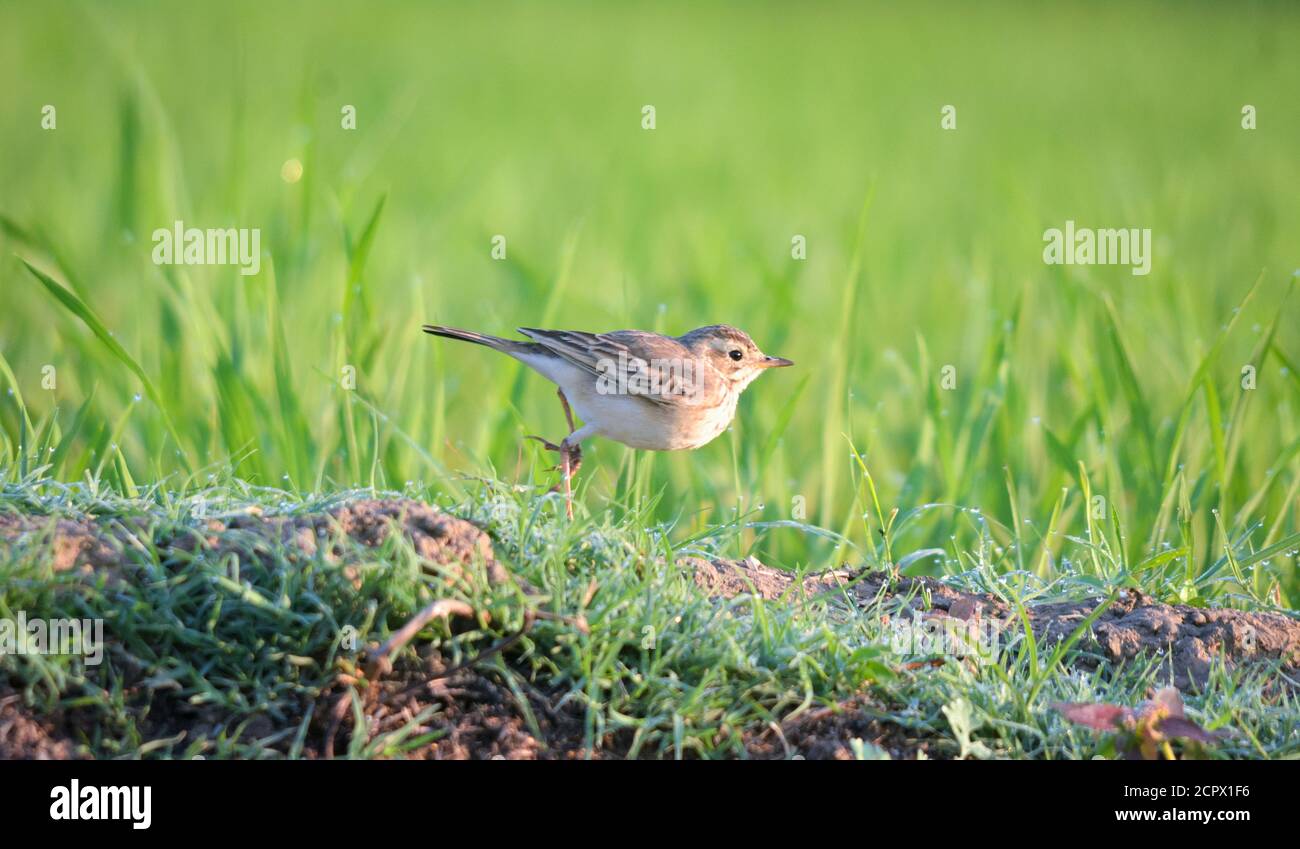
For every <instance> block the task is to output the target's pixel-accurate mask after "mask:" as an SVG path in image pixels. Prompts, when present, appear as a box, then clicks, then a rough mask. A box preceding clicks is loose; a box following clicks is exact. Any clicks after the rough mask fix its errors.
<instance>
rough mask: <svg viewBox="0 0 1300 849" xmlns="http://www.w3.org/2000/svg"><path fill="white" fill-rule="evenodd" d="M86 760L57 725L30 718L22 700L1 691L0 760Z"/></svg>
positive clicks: (43, 719)
mask: <svg viewBox="0 0 1300 849" xmlns="http://www.w3.org/2000/svg"><path fill="white" fill-rule="evenodd" d="M84 757H86V755H84V754H83V753H82V752H80V751H79V750H78V748H77V746H76V745H75V744H74V743H73V742H72V739H71V737H70V736H69V735H68V734H67V732H66V731H65V730H64V729H63V728H62V727H61V725H60V724H59V723H58V722H55V721H54V720H53V719H50V718H46V717H38V716H35V715H33V714H32V713H31V712H30V711H28V710H27V709H26V708H25V707H23V703H22V698H21V697H20V696H19V695H18V694H17V693H14V692H12V691H5V690H4V689H3V688H0V761H66V760H73V759H81V758H84Z"/></svg>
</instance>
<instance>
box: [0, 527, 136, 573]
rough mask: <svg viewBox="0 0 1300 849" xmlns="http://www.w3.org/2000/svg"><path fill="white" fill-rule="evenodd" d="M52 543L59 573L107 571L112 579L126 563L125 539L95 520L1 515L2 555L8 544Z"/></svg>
mask: <svg viewBox="0 0 1300 849" xmlns="http://www.w3.org/2000/svg"><path fill="white" fill-rule="evenodd" d="M32 540H38V541H48V543H49V545H50V547H51V549H52V550H53V554H54V558H53V561H52V563H53V565H54V571H55V572H68V571H70V570H72V569H79V570H80V571H81V572H83V573H84V574H86V575H87V576H92V575H95V574H98V573H100V572H104V571H107V572H109V573H110V575H111V576H112V577H115V576H116V574H117V567H118V565H119V564H120V562H121V560H122V543H121V540H120V539H119V538H118V537H117V536H116V535H114V534H113V533H111V532H106V531H105V530H104V529H103V528H101V527H100V526H99V525H97V524H95V522H94V521H93V520H92V519H88V518H86V519H69V518H55V517H51V516H26V515H21V514H13V513H0V553H3V554H7V553H8V552H7V551H5V545H4V544H5V543H9V544H12V543H15V542H18V541H26V542H30V541H32Z"/></svg>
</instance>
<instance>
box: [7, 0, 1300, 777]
mask: <svg viewBox="0 0 1300 849" xmlns="http://www.w3.org/2000/svg"><path fill="white" fill-rule="evenodd" d="M6 23H7V26H5V27H4V28H3V31H0V76H2V77H3V78H4V79H6V80H10V81H12V83H13V84H12V85H11V86H10V87H9V88H10V89H12V94H13V98H12V99H13V104H12V105H13V108H11V109H7V110H5V111H4V113H3V114H2V115H0V137H2V138H3V139H4V140H5V151H6V155H5V156H4V157H2V158H0V187H3V190H2V191H0V293H2V295H0V385H4V386H5V388H6V389H7V390H8V394H7V396H5V397H0V482H3V483H4V485H5V486H7V487H9V488H10V490H11V491H17V492H19V493H25V492H27V491H28V490H30V489H31V488H33V487H37V488H42V487H50V486H53V485H54V482H78V483H79V488H78V489H77V490H75V491H76V492H78V493H83V494H80V495H77V496H76V497H78V498H81V497H85V496H84V492H87V491H89V492H98V493H104V495H103V497H104V498H112V497H116V496H117V495H121V496H127V497H130V496H134V495H140V494H141V493H169V495H168V497H169V498H176V499H183V498H185V497H189V496H191V495H192V494H193V493H195V492H199V491H202V490H203V489H205V488H206V487H208V486H209V485H210V483H212V482H213V481H228V480H231V479H235V480H238V481H242V482H245V483H246V484H248V485H250V486H255V487H274V488H276V489H277V490H283V491H285V492H286V493H288V496H287V497H289V498H290V499H308V498H316V497H327V496H318V495H316V494H319V493H326V494H329V493H335V492H339V491H344V490H349V489H353V488H365V489H396V490H401V489H405V488H408V487H413V488H415V489H417V490H419V491H421V492H428V493H432V494H433V495H435V496H437V497H445V498H451V499H455V500H456V501H457V503H461V504H468V503H470V499H472V498H473V497H476V496H475V494H476V493H478V492H479V490H478V489H477V485H476V484H474V483H472V482H467V480H466V476H470V477H471V478H475V477H484V478H489V479H492V480H497V481H501V482H503V483H506V484H516V483H519V484H532V483H543V484H549V482H550V479H551V478H550V477H549V476H547V475H546V474H545V473H543V472H542V469H543V468H544V467H545V466H546V465H549V462H550V460H549V458H547V457H545V456H544V455H543V454H541V453H540V452H539V451H538V450H537V448H536V447H535V446H533V445H532V444H531V443H525V442H524V441H523V439H522V437H523V435H524V434H528V433H541V434H545V435H548V436H551V437H555V436H558V435H561V429H562V428H563V418H562V416H561V413H560V410H559V407H558V404H556V402H555V398H554V393H553V390H552V388H551V387H550V385H549V384H547V383H546V382H545V381H544V380H542V379H541V378H539V377H538V376H536V375H534V374H531V373H529V372H527V371H526V370H525V369H523V368H522V367H521V366H519V365H518V364H516V363H514V362H512V361H509V360H505V359H504V358H501V357H497V356H494V355H492V354H491V353H490V352H487V351H483V350H480V349H475V348H470V347H467V346H460V345H455V344H454V343H449V342H444V341H442V340H433V339H430V338H428V337H426V336H424V335H423V334H421V333H420V332H419V325H420V324H421V323H422V322H425V321H430V322H437V323H443V324H450V325H457V326H466V327H471V328H474V329H478V330H483V331H486V332H492V333H499V334H502V335H508V334H509V333H510V331H511V328H513V327H515V326H519V325H525V326H564V327H573V328H579V329H590V330H605V329H614V328H619V327H639V328H646V329H653V330H661V331H664V332H672V333H681V332H684V331H686V330H688V329H691V328H692V327H694V326H698V325H703V324H709V323H715V322H727V323H730V324H735V325H738V326H741V327H743V328H745V329H746V330H748V331H749V332H750V333H751V334H752V335H753V336H754V338H755V339H756V340H757V341H758V343H759V344H760V345H761V346H762V347H763V348H764V349H766V350H768V351H770V352H773V353H776V354H779V355H782V356H786V357H789V358H791V359H793V360H795V361H796V363H797V364H798V366H797V368H795V369H791V370H783V371H781V372H778V373H773V374H770V375H767V376H764V377H763V378H762V379H761V380H759V381H758V382H757V383H756V384H754V386H752V387H751V388H750V390H749V391H748V392H747V393H746V395H745V397H744V398H743V399H742V403H741V406H740V414H739V416H738V420H737V423H736V424H735V425H734V426H733V428H732V429H731V431H730V432H728V433H727V434H724V436H723V437H721V438H719V439H718V440H716V441H715V443H713V444H711V445H709V446H707V447H705V448H703V449H701V450H699V451H696V452H692V453H689V454H649V453H636V452H632V451H630V450H627V449H624V448H622V447H621V446H618V445H616V444H613V443H608V442H600V441H594V442H592V443H590V444H589V446H588V447H587V453H586V461H585V465H584V468H583V474H584V476H585V477H584V478H583V480H582V482H581V486H580V487H579V492H580V497H581V499H582V501H583V504H584V505H585V509H586V511H587V513H588V515H589V516H590V517H591V521H593V522H595V523H596V524H597V525H598V526H601V527H606V526H608V527H614V528H618V529H620V532H621V533H623V532H625V533H632V534H644V535H648V536H649V537H650V538H653V539H654V540H656V541H657V542H656V543H655V544H656V545H667V544H674V545H679V546H680V545H690V544H692V542H693V541H695V540H700V539H724V540H725V546H726V550H725V553H726V554H728V555H729V556H739V555H744V554H749V553H755V554H757V555H758V556H759V557H760V558H761V559H763V560H764V561H765V562H768V563H772V564H777V565H781V566H784V567H786V568H790V569H807V568H813V569H820V568H825V567H827V566H831V565H836V564H838V563H840V562H843V561H849V562H853V563H865V564H867V565H870V566H884V565H888V564H903V565H904V566H905V569H906V571H908V572H909V573H930V574H939V573H944V574H952V575H963V574H969V573H973V572H976V571H979V572H987V573H988V574H989V575H1013V576H1031V577H1032V580H1033V581H1036V582H1038V583H1040V584H1041V585H1043V586H1051V587H1055V588H1058V589H1061V590H1062V591H1070V592H1073V591H1082V590H1085V589H1086V590H1089V591H1091V592H1097V593H1104V592H1107V591H1109V590H1110V589H1111V588H1113V587H1115V586H1122V585H1127V586H1139V587H1141V588H1143V589H1144V590H1146V591H1147V592H1150V593H1152V594H1154V595H1157V596H1159V597H1161V598H1162V599H1164V600H1168V601H1173V600H1181V601H1187V602H1192V603H1197V604H1220V605H1231V606H1242V607H1252V608H1271V609H1286V610H1289V609H1294V608H1295V607H1296V606H1297V599H1298V598H1300V575H1298V574H1297V568H1296V565H1297V563H1296V561H1297V553H1296V552H1297V548H1298V547H1300V497H1298V496H1300V459H1298V457H1297V455H1298V454H1300V371H1298V370H1297V364H1298V363H1300V339H1297V337H1296V335H1295V330H1294V329H1295V327H1296V326H1297V316H1298V314H1300V305H1298V304H1297V300H1296V299H1295V298H1293V297H1290V296H1291V294H1292V292H1291V289H1292V288H1293V286H1294V282H1295V277H1294V272H1295V270H1296V269H1297V266H1300V255H1298V254H1297V252H1296V241H1295V238H1294V234H1295V233H1297V232H1300V205H1297V204H1296V202H1295V192H1294V188H1293V187H1294V186H1295V185H1297V184H1300V165H1297V160H1296V158H1295V155H1294V151H1295V150H1297V149H1300V114H1297V113H1296V111H1295V109H1294V108H1293V107H1294V92H1295V91H1297V90H1300V68H1298V67H1297V66H1296V64H1295V63H1294V62H1293V61H1290V53H1289V51H1288V49H1287V45H1288V44H1291V43H1293V42H1294V41H1295V38H1296V36H1297V35H1300V13H1297V10H1295V9H1294V8H1291V7H1289V6H1286V5H1283V4H1274V3H1267V2H1260V3H1250V4H1247V5H1246V6H1244V7H1234V8H1227V7H1223V8H1220V7H1216V6H1211V5H1197V6H1192V7H1188V6H1186V5H1185V4H1172V3H1154V2H1153V3H1141V4H1137V5H1133V4H1126V5H1125V6H1124V7H1123V8H1120V7H1115V8H1110V9H1098V8H1093V7H1091V6H1088V5H1084V4H1066V5H1063V6H1062V5H1059V4H1058V5H1055V6H1053V7H1051V8H1043V9H1034V10H1024V9H1022V8H1019V7H1018V6H1012V5H1010V4H1007V5H997V4H995V5H991V6H984V7H981V9H980V10H979V11H978V12H973V11H972V10H969V9H966V8H965V7H959V6H956V5H952V6H949V5H943V4H922V5H921V6H919V7H909V8H907V9H901V8H895V7H892V6H885V5H880V6H868V7H860V6H857V5H849V4H844V5H837V4H826V5H818V6H816V7H815V8H808V9H803V10H800V11H791V10H789V9H786V8H782V7H778V6H775V5H765V4H764V5H757V6H752V7H751V6H746V7H745V8H744V9H743V10H742V9H741V8H740V7H734V6H728V5H720V4H719V5H707V6H704V7H699V6H696V5H687V4H670V5H669V6H667V7H664V6H662V5H650V4H632V5H623V6H620V7H618V8H604V7H597V8H588V7H586V6H580V5H576V4H559V5H548V6H546V7H534V6H530V5H525V4H492V5H491V6H488V7H472V8H463V7H459V6H455V7H453V6H447V7H436V8H433V9H428V8H425V7H424V6H422V5H417V4H402V3H392V4H385V5H384V8H383V13H382V14H377V13H373V12H371V11H370V10H368V8H366V7H363V6H361V5H358V4H347V3H336V4H334V5H333V7H332V9H331V11H329V12H328V13H325V12H322V11H319V10H318V9H317V7H316V6H314V5H308V4H292V3H284V4H274V5H273V6H271V7H266V6H265V5H263V4H253V3H236V4H235V5H234V6H233V7H230V8H229V10H224V11H217V10H214V9H213V10H205V9H199V8H189V7H181V6H179V5H177V6H175V7H172V8H160V7H157V6H153V5H144V4H119V5H116V6H114V7H113V9H112V10H111V11H109V10H107V9H102V8H100V7H98V6H94V5H90V4H82V3H63V2H53V3H48V4H41V5H40V6H35V5H32V6H24V7H13V8H9V9H8V10H7V12H6ZM1248 103H1249V104H1252V105H1254V106H1255V107H1256V109H1257V110H1258V116H1259V117H1258V129H1256V130H1253V131H1247V130H1243V129H1242V128H1241V125H1240V120H1241V108H1242V106H1243V104H1248ZM45 104H53V105H54V106H55V107H56V108H57V121H58V124H57V129H54V130H44V129H42V128H41V125H40V119H41V110H42V107H43V106H44V105H45ZM344 104H351V105H354V106H355V107H356V109H357V126H358V128H357V129H356V130H354V131H348V130H344V129H342V128H341V127H340V109H341V108H342V106H343V105H344ZM645 104H653V105H655V107H656V110H657V126H656V129H654V130H653V131H647V130H643V129H642V128H641V108H642V106H643V105H645ZM945 104H953V105H955V106H956V108H957V116H958V125H957V129H956V130H954V131H944V130H941V129H940V127H939V119H940V109H941V107H943V106H944V105H945ZM290 159H297V160H299V161H300V162H301V163H302V165H303V175H302V178H301V180H299V181H297V182H293V183H288V182H285V181H284V180H283V179H282V178H281V176H280V174H281V166H282V165H283V164H284V163H285V162H286V160H290ZM177 219H181V220H184V221H185V222H186V224H187V226H197V227H204V228H206V227H227V226H234V227H259V228H261V230H262V248H263V251H264V253H265V256H264V257H263V261H262V270H261V273H260V274H258V275H256V276H253V277H243V276H241V275H240V274H239V273H238V271H237V270H236V269H234V268H233V267H213V266H202V267H186V266H174V267H169V266H157V265H155V264H153V262H152V261H151V248H152V245H151V241H150V239H151V235H150V234H151V233H152V231H153V230H154V229H155V228H166V227H169V226H171V224H172V222H173V221H175V220H177ZM1066 219H1073V220H1075V221H1077V222H1079V224H1080V226H1093V227H1125V226H1134V227H1149V228H1151V229H1152V231H1153V233H1154V240H1155V257H1154V263H1153V270H1152V272H1151V274H1150V275H1149V276H1146V277H1136V276H1132V275H1131V274H1129V272H1128V270H1127V269H1126V268H1123V267H1105V266H1093V267H1088V266H1073V267H1065V266H1047V265H1044V264H1043V262H1042V258H1041V251H1042V238H1041V237H1042V233H1043V231H1044V229H1046V228H1048V227H1060V226H1063V222H1064V221H1065V220H1066ZM497 234H501V235H504V236H505V237H506V240H507V256H506V258H505V259H503V260H494V259H492V257H491V254H490V250H491V243H492V238H493V236H495V235H497ZM796 234H798V235H803V236H805V237H806V239H807V244H808V255H807V257H808V258H807V260H806V261H798V260H794V259H792V258H791V254H790V246H791V238H792V237H793V236H794V235H796ZM47 366H49V367H53V369H54V371H53V373H52V374H53V376H54V377H55V383H54V387H53V388H46V385H47V384H46V383H44V382H43V379H44V378H45V377H46V376H47V372H46V371H45V369H46V367H47ZM1246 366H1251V367H1253V368H1254V369H1255V372H1256V377H1255V384H1254V388H1251V389H1245V388H1243V374H1242V370H1243V368H1244V367H1246ZM945 367H952V368H953V369H955V375H956V386H955V388H953V389H946V388H944V384H943V382H942V376H943V374H944V373H945V372H944V369H945ZM345 368H351V369H354V370H355V372H354V373H355V375H356V388H355V389H354V390H348V389H344V388H343V385H342V380H343V375H344V370H345ZM70 491H72V490H70ZM110 492H111V493H114V495H113V496H110V495H108V493H110ZM556 532H557V533H559V532H560V531H556ZM719 534H721V535H722V536H718V535H719ZM935 549H938V550H941V551H942V552H943V556H941V557H939V556H931V555H924V554H922V553H924V552H927V551H932V550H935ZM1027 579H1028V578H1027ZM612 580H615V581H626V582H628V583H626V584H625V585H624V590H625V591H626V592H628V593H630V594H632V595H635V593H636V592H640V591H644V590H645V589H646V588H645V587H644V586H642V585H640V584H638V583H636V581H638V580H642V579H640V578H637V579H633V578H631V577H620V578H614V579H612ZM646 580H648V579H646ZM6 592H7V593H8V592H9V590H6ZM7 603H10V604H11V606H12V602H7ZM665 603H666V602H665ZM645 615H657V614H656V613H655V612H654V611H648V612H647V613H646V614H645ZM825 639H826V640H828V641H829V640H831V639H832V638H831V637H826V638H825ZM822 649H824V650H826V651H830V652H831V653H832V654H833V653H834V650H833V647H829V646H823V647H822ZM822 649H819V651H820V650H822ZM701 650H702V651H703V649H701ZM716 650H718V651H722V649H720V648H718V649H716ZM599 657H602V655H600V654H599V653H593V654H592V658H593V659H595V658H599ZM700 663H701V666H703V665H704V662H703V661H702V660H701V661H700ZM984 683H985V684H988V683H989V682H984ZM787 685H790V686H793V685H791V684H790V682H789V681H788V680H786V679H784V678H783V679H780V680H779V682H777V683H773V684H772V685H771V686H774V687H776V686H787ZM196 686H197V685H196ZM826 686H830V685H829V684H827V685H826ZM952 686H953V688H954V689H953V692H958V691H959V690H960V689H961V688H962V687H975V686H976V683H972V682H953V684H952ZM980 686H982V685H980ZM989 686H990V687H992V685H991V684H989ZM1051 686H1052V687H1054V688H1058V689H1059V687H1063V686H1065V685H1064V684H1061V683H1059V682H1058V683H1053V684H1052V685H1051ZM1077 686H1079V687H1082V686H1084V685H1083V684H1078V685H1077ZM832 689H833V688H832ZM994 690H996V687H992V689H991V690H990V695H988V696H987V699H985V700H984V701H980V700H979V699H976V698H975V697H974V696H972V697H971V699H972V701H975V702H977V707H979V708H980V709H987V710H989V711H993V710H994V709H995V708H1000V707H1001V706H1003V704H1002V703H1001V702H998V701H997V698H999V697H996V696H995V695H993V694H992V692H993V691H994ZM795 691H797V692H802V690H801V689H799V688H795ZM972 692H974V691H973V690H972ZM981 692H982V691H981ZM1004 695H1005V694H1004ZM647 698H649V696H647ZM663 698H664V699H666V698H667V697H666V696H663ZM980 698H981V699H984V697H983V696H981V697H980ZM1233 698H1237V696H1232V697H1231V698H1229V697H1228V696H1225V697H1224V699H1225V700H1226V701H1224V702H1223V703H1222V704H1223V705H1228V704H1231V703H1233V702H1232V699H1233ZM945 703H946V702H945ZM665 704H667V702H666V701H665ZM1220 709H1224V710H1226V709H1228V708H1226V707H1220V708H1216V710H1220ZM995 715H996V714H995V713H990V716H995ZM935 716H936V715H930V716H929V717H928V718H926V721H938V720H936V718H935ZM1022 719H1025V720H1026V721H1027V719H1028V717H1022ZM918 721H919V720H918ZM990 721H992V720H990ZM1017 739H1019V738H1017ZM1026 740H1028V738H1025V740H1022V741H1021V742H1020V743H1015V744H1013V743H1006V744H1005V745H1007V746H1008V747H1011V748H1008V749H1007V750H1006V751H1009V752H1016V751H1027V749H1016V748H1015V746H1023V747H1028V748H1032V747H1033V745H1034V744H1032V743H1030V742H1026ZM656 745H658V743H656Z"/></svg>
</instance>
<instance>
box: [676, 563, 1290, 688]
mask: <svg viewBox="0 0 1300 849" xmlns="http://www.w3.org/2000/svg"><path fill="white" fill-rule="evenodd" d="M679 564H680V565H681V566H683V568H685V569H687V570H689V571H690V572H691V573H692V574H693V576H694V579H695V582H696V584H697V585H698V586H699V587H700V588H701V589H703V590H704V591H705V592H706V593H708V594H709V595H711V596H715V597H723V598H732V597H735V596H737V595H742V594H745V593H755V594H757V595H759V596H761V597H763V598H764V599H768V600H776V599H780V598H789V599H797V598H807V597H811V596H816V595H822V594H826V593H832V594H835V595H837V596H841V597H843V596H847V597H848V599H849V600H851V601H852V602H853V603H855V604H860V605H866V604H873V603H875V601H876V600H877V599H883V600H886V601H894V602H897V603H901V604H903V605H905V607H906V608H908V609H911V610H914V611H916V612H917V613H919V614H920V615H922V616H931V617H933V616H950V617H953V618H957V619H963V620H970V619H971V618H976V617H984V618H992V619H996V620H1001V621H1002V622H1004V623H1008V626H1009V627H1012V628H1015V627H1018V626H1017V625H1016V621H1017V620H1016V619H1015V616H1014V612H1013V610H1012V609H1011V608H1010V607H1009V606H1008V605H1007V604H1006V603H1004V602H1003V601H1001V600H1000V599H998V598H997V597H996V596H993V595H989V594H987V593H970V592H965V591H963V590H958V589H954V588H953V587H950V586H948V585H947V584H944V583H942V582H941V581H938V580H936V579H934V578H911V577H900V578H898V579H897V580H895V581H894V582H892V584H891V583H889V581H888V578H887V577H886V576H884V575H880V574H869V575H861V576H859V575H855V574H853V573H851V572H848V571H844V570H837V571H833V572H823V573H820V574H817V575H810V576H807V577H805V578H804V579H803V580H802V581H796V580H795V578H794V576H793V575H791V574H789V573H787V572H782V571H780V570H778V569H773V568H771V567H769V566H765V565H764V564H762V563H760V562H758V561H757V560H755V559H754V558H749V559H748V560H712V561H710V560H704V559H702V558H698V557H691V558H683V559H682V560H680V561H679ZM1098 604H1099V601H1098V600H1096V599H1092V600H1085V601H1072V602H1057V603H1045V604H1038V605H1030V606H1028V609H1027V613H1028V616H1029V620H1030V624H1031V626H1032V628H1033V631H1034V635H1035V637H1036V638H1037V639H1039V640H1042V641H1045V642H1047V643H1054V642H1059V641H1061V640H1064V639H1066V638H1068V637H1069V636H1070V635H1071V634H1072V633H1073V632H1074V631H1075V629H1076V628H1078V626H1079V625H1080V623H1082V622H1083V621H1084V620H1085V619H1087V617H1088V616H1089V615H1090V614H1091V613H1092V612H1093V611H1094V610H1095V609H1096V607H1097V605H1098ZM1079 648H1081V649H1084V650H1085V652H1092V653H1096V654H1100V655H1102V656H1104V657H1105V658H1106V659H1107V660H1108V661H1110V662H1111V663H1120V662H1123V661H1132V660H1135V659H1137V658H1139V657H1152V656H1155V657H1160V658H1161V659H1162V660H1161V663H1162V665H1163V666H1164V668H1165V669H1166V670H1167V671H1168V673H1169V674H1170V676H1171V678H1172V681H1173V683H1174V686H1176V687H1178V688H1179V689H1181V690H1186V689H1189V688H1191V687H1193V686H1195V685H1199V684H1202V683H1204V681H1205V679H1206V677H1207V676H1208V675H1209V673H1210V669H1211V667H1212V665H1213V664H1214V662H1215V661H1216V660H1217V659H1218V658H1219V657H1223V659H1224V663H1225V665H1226V666H1227V668H1228V669H1230V670H1231V669H1235V668H1238V667H1242V666H1248V665H1251V664H1260V663H1268V662H1278V663H1280V665H1281V668H1282V669H1283V670H1284V671H1285V672H1287V673H1288V674H1289V675H1291V676H1292V677H1294V675H1295V673H1297V672H1300V622H1298V621H1296V620H1295V619H1291V618H1289V617H1286V616H1282V615H1279V614H1274V613H1248V612H1245V611H1241V610H1228V609H1223V608H1199V607H1191V606H1188V605H1183V604H1179V605H1169V604H1164V603H1161V602H1158V601H1155V600H1154V599H1152V598H1151V597H1150V596H1148V595H1146V594H1144V593H1141V592H1138V591H1135V590H1126V591H1124V592H1123V593H1121V594H1120V596H1119V598H1118V599H1117V600H1116V601H1115V602H1114V603H1113V604H1111V605H1110V607H1108V608H1107V609H1106V610H1104V611H1102V613H1101V615H1100V616H1098V617H1097V619H1096V621H1095V622H1094V623H1093V625H1092V628H1091V631H1090V633H1089V634H1087V635H1085V636H1084V638H1083V639H1082V640H1081V641H1080V645H1079ZM1076 662H1077V663H1079V664H1080V665H1083V666H1087V665H1089V664H1090V661H1089V660H1088V658H1087V656H1086V654H1084V655H1080V657H1079V658H1078V659H1077V660H1076Z"/></svg>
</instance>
